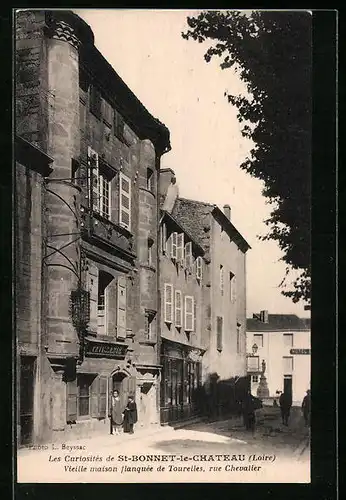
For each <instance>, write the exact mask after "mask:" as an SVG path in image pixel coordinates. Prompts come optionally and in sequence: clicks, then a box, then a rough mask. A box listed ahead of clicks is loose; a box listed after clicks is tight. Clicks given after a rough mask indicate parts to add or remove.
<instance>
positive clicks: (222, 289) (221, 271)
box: [220, 266, 224, 296]
mask: <svg viewBox="0 0 346 500" xmlns="http://www.w3.org/2000/svg"><path fill="white" fill-rule="evenodd" d="M223 275H224V272H223V266H220V293H221V296H223V292H224V281H223Z"/></svg>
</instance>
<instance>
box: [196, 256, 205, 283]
mask: <svg viewBox="0 0 346 500" xmlns="http://www.w3.org/2000/svg"><path fill="white" fill-rule="evenodd" d="M202 266H203V260H202V257H200V256H199V257H197V259H196V278H197V279H198V280H202V272H203V267H202Z"/></svg>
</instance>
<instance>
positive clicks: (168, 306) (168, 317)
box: [164, 283, 173, 323]
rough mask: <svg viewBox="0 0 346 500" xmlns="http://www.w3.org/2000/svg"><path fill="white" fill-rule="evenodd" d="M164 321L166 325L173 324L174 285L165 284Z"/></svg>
mask: <svg viewBox="0 0 346 500" xmlns="http://www.w3.org/2000/svg"><path fill="white" fill-rule="evenodd" d="M164 304H165V308H164V319H165V323H172V322H173V285H171V284H169V283H165V289H164Z"/></svg>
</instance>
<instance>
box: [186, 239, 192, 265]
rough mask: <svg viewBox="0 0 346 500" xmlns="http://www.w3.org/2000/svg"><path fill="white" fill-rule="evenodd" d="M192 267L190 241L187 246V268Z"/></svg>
mask: <svg viewBox="0 0 346 500" xmlns="http://www.w3.org/2000/svg"><path fill="white" fill-rule="evenodd" d="M191 266H192V242H191V241H189V242H188V243H186V245H185V267H186V268H187V269H190V268H191Z"/></svg>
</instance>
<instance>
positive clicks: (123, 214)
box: [119, 173, 131, 231]
mask: <svg viewBox="0 0 346 500" xmlns="http://www.w3.org/2000/svg"><path fill="white" fill-rule="evenodd" d="M119 189H120V192H119V224H120V225H122V226H124V227H125V228H126V229H128V230H129V231H130V230H131V180H130V179H129V177H127V176H126V175H124V174H123V173H120V185H119Z"/></svg>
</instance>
